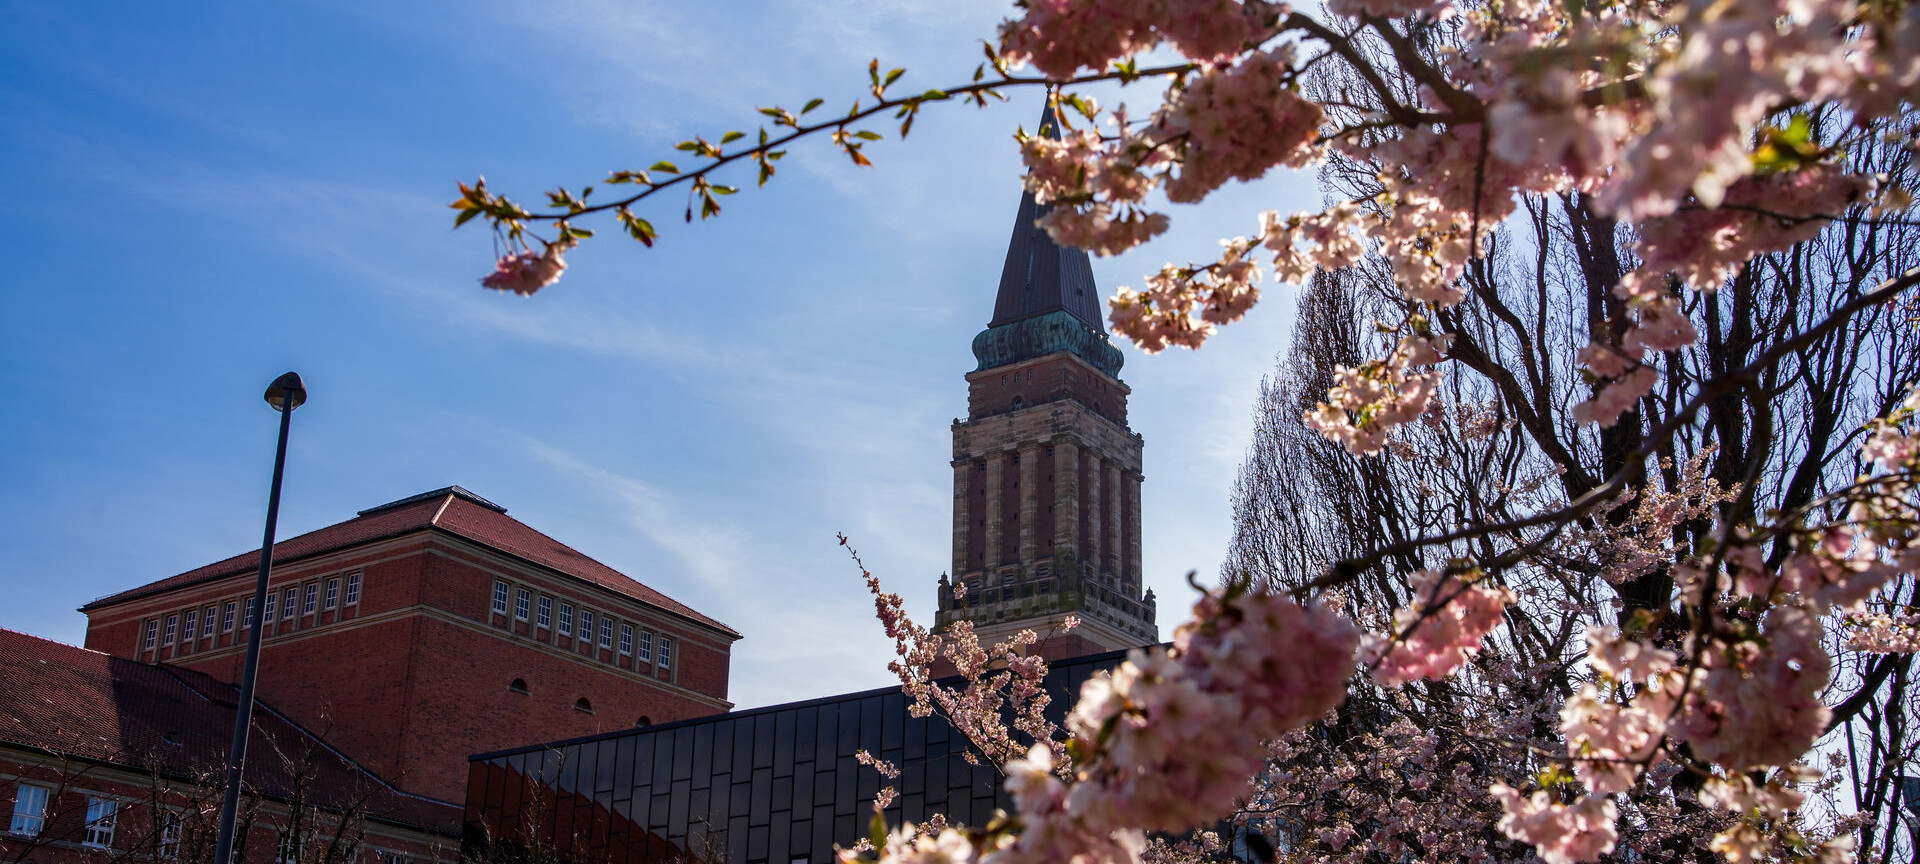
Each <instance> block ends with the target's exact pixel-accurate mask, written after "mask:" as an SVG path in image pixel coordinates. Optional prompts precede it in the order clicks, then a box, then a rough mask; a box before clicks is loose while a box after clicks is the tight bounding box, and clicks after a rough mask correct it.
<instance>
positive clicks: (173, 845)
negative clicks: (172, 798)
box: [158, 810, 184, 861]
mask: <svg viewBox="0 0 1920 864" xmlns="http://www.w3.org/2000/svg"><path fill="white" fill-rule="evenodd" d="M183 821H184V820H182V819H181V818H180V811H178V810H169V811H167V815H165V816H163V817H161V822H160V845H159V848H158V852H159V856H158V857H159V858H160V860H162V861H178V860H180V828H181V823H182V822H183Z"/></svg>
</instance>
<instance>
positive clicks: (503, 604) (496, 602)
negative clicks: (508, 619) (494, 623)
mask: <svg viewBox="0 0 1920 864" xmlns="http://www.w3.org/2000/svg"><path fill="white" fill-rule="evenodd" d="M493 614H495V615H505V614H507V583H505V582H495V583H493Z"/></svg>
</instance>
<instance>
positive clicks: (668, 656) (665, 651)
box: [660, 636, 673, 669]
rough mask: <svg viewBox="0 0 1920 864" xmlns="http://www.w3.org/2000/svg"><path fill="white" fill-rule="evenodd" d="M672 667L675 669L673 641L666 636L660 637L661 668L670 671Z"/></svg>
mask: <svg viewBox="0 0 1920 864" xmlns="http://www.w3.org/2000/svg"><path fill="white" fill-rule="evenodd" d="M672 667H673V640H672V639H669V638H667V637H665V636H662V637H660V668H662V669H670V668H672Z"/></svg>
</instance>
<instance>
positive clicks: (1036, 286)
mask: <svg viewBox="0 0 1920 864" xmlns="http://www.w3.org/2000/svg"><path fill="white" fill-rule="evenodd" d="M1039 134H1041V135H1045V136H1046V137H1048V138H1051V139H1053V140H1055V141H1058V140H1060V123H1059V120H1058V118H1056V117H1055V116H1054V113H1053V104H1052V102H1051V101H1049V102H1048V103H1047V105H1046V106H1045V107H1043V108H1042V109H1041V113H1040V133H1039ZM1051 212H1053V205H1051V204H1041V203H1039V202H1037V201H1035V200H1034V197H1033V193H1032V192H1023V193H1022V194H1021V195H1020V209H1019V211H1018V212H1017V213H1016V214H1015V215H1014V218H1013V238H1012V239H1011V240H1010V241H1008V243H1007V263H1006V266H1004V267H1002V268H1001V270H1000V292H999V295H998V296H997V298H996V299H995V301H994V304H993V320H992V321H991V322H989V323H988V325H987V326H989V327H998V326H1000V325H1002V324H1010V323H1012V322H1014V321H1018V320H1020V319H1022V318H1031V317H1033V316H1035V315H1044V314H1046V313H1048V312H1052V311H1055V310H1065V311H1066V312H1067V313H1068V314H1070V315H1072V316H1073V317H1075V318H1077V319H1079V320H1080V322H1081V323H1083V324H1085V325H1087V326H1088V327H1092V328H1094V329H1095V330H1099V329H1101V326H1100V306H1099V299H1098V298H1099V294H1100V292H1099V289H1098V288H1096V287H1095V286H1094V284H1093V262H1092V261H1091V260H1090V259H1089V258H1088V257H1087V252H1086V250H1085V249H1076V248H1073V247H1071V246H1068V247H1062V246H1061V245H1060V244H1058V243H1055V242H1053V238H1052V237H1050V236H1048V235H1047V232H1046V230H1045V229H1043V228H1041V227H1040V226H1038V225H1037V224H1035V223H1036V221H1038V220H1039V219H1041V218H1043V217H1045V216H1046V215H1047V214H1048V213H1051Z"/></svg>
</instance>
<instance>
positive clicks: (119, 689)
mask: <svg viewBox="0 0 1920 864" xmlns="http://www.w3.org/2000/svg"><path fill="white" fill-rule="evenodd" d="M0 657H5V658H6V662H4V663H0V806H5V807H6V808H7V809H6V812H5V814H4V815H5V818H6V819H7V821H6V822H5V823H0V825H4V828H5V833H3V834H0V861H7V862H23V864H79V862H105V861H124V860H129V859H142V860H157V861H182V862H205V861H207V860H208V859H210V858H211V857H212V842H213V833H214V828H215V821H216V819H217V811H218V806H219V800H220V781H221V772H222V769H223V766H224V765H225V764H226V757H227V746H228V743H229V740H230V739H231V737H232V735H233V720H234V705H235V701H236V695H237V693H236V688H235V687H233V686H232V685H230V684H227V683H226V682H223V681H220V680H217V679H215V678H213V677H212V676H209V675H206V674H203V673H199V672H194V671H192V670H188V669H182V668H179V667H176V666H171V665H167V664H151V663H141V662H139V661H136V660H130V659H126V658H123V657H115V656H112V655H109V654H104V653H101V652H98V651H89V650H86V649H84V648H75V647H73V646H71V645H63V644H61V643H58V642H52V641H49V640H46V639H41V638H39V637H36V636H29V635H27V634H24V633H16V632H13V631H11V630H0ZM247 769H248V770H247V780H248V789H249V790H250V792H249V794H248V795H247V796H246V797H245V798H243V799H242V800H243V804H242V818H241V822H240V824H241V826H242V827H243V828H244V829H245V830H243V831H242V832H241V835H240V837H239V841H238V843H236V846H237V847H238V848H239V849H240V851H241V852H242V853H243V856H244V857H243V860H245V861H250V862H270V861H283V862H286V864H343V862H346V861H350V860H352V859H353V858H355V857H359V858H360V860H362V861H377V862H379V864H427V862H435V861H452V860H454V859H455V858H456V857H457V855H458V852H459V843H458V836H459V834H458V832H459V829H460V809H459V808H457V807H455V806H452V805H450V804H447V803H446V802H444V801H439V800H435V799H432V798H427V797H425V796H420V795H410V794H407V793H405V792H402V791H400V790H399V789H396V788H394V787H393V786H392V785H390V784H388V783H387V782H386V781H384V780H382V779H381V778H379V777H377V776H375V775H374V774H373V773H372V772H369V771H367V770H366V769H365V768H364V767H363V766H361V765H358V764H356V763H355V762H354V761H353V760H351V759H349V758H347V757H345V756H344V755H342V754H341V753H339V752H338V751H336V750H334V749H333V748H331V747H329V746H327V744H326V742H324V741H322V740H321V739H320V736H318V735H317V734H315V733H314V732H313V731H311V730H309V729H306V728H304V727H302V726H301V725H300V724H298V723H296V722H293V721H292V720H290V719H288V718H287V717H286V716H284V715H282V714H280V713H279V712H277V711H275V710H274V709H273V708H272V706H270V705H265V704H262V706H261V708H260V710H258V711H256V712H255V713H254V716H253V745H252V750H251V753H250V755H249V759H248V765H247ZM330 850H331V853H332V854H329V852H330Z"/></svg>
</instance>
